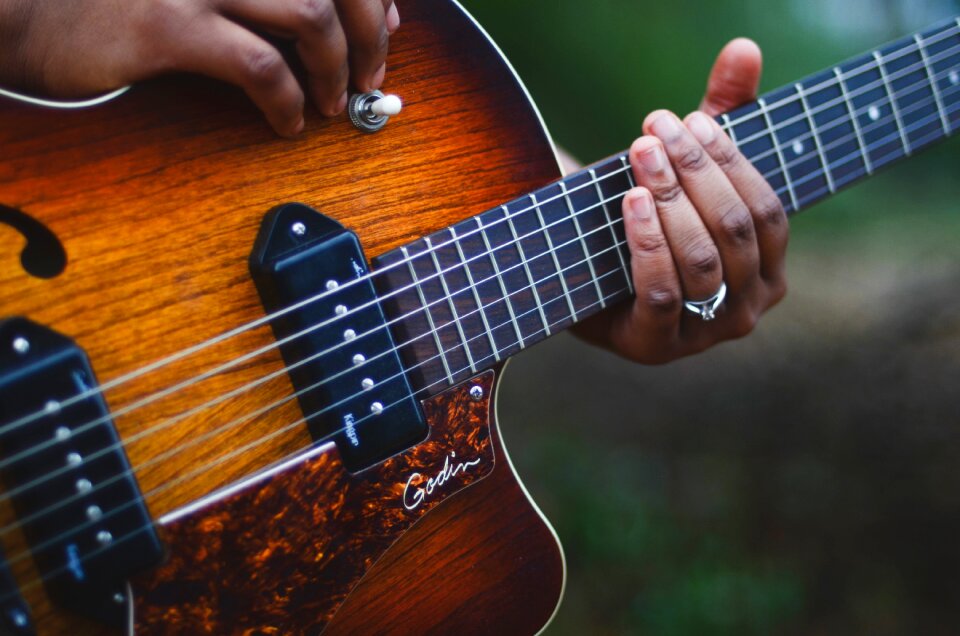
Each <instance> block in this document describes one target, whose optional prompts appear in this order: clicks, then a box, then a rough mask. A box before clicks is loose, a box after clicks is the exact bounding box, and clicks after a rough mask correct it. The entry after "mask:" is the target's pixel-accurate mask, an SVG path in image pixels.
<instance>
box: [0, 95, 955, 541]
mask: <svg viewBox="0 0 960 636" xmlns="http://www.w3.org/2000/svg"><path fill="white" fill-rule="evenodd" d="M928 102H929V100H928ZM926 105H929V103H927V104H924V103H918V104H913V105H911V108H913V109H917V108H922V107H925V106H926ZM910 112H911V111H910V109H909V108H908V109H905V110H904V111H903V114H905V115H906V114H910ZM938 116H939V115H938ZM888 122H889V118H887V122H883V121H881V122H876V124H877V125H878V126H879V125H882V124H884V123H888ZM865 130H867V132H869V128H867V129H865ZM846 141H850V139H840V140H835V142H834V143H835V144H842V143H846ZM829 149H830V146H829V145H827V146H825V147H824V150H825V151H826V150H829ZM848 156H851V155H848ZM852 156H856V155H852ZM814 157H815V155H814ZM810 158H811V155H810V154H808V155H806V156H804V157H800V158H798V159H797V161H798V162H803V161H807V160H809V159H810ZM786 168H787V169H789V168H790V164H788V165H787V166H786ZM775 172H776V171H775ZM771 174H772V173H771ZM765 176H767V177H769V176H771V175H765ZM819 176H822V175H812V177H814V178H817V177H819ZM800 183H802V182H800ZM621 196H622V193H620V194H617V195H614V196H613V197H610V198H608V199H604V200H602V201H599V202H598V203H597V204H595V205H593V206H591V207H590V208H587V209H584V210H582V211H581V212H586V211H589V210H590V209H595V208H596V207H598V206H605V205H606V204H607V203H609V202H611V201H613V200H614V199H617V198H620V197H621ZM608 228H609V226H603V225H601V226H599V227H597V228H595V229H594V230H591V231H590V232H588V233H587V234H586V235H589V234H592V233H594V232H597V231H603V230H604V229H608ZM586 235H585V236H586ZM576 242H578V239H573V240H571V241H568V242H566V243H564V244H562V245H559V246H554V247H553V249H552V250H546V251H544V252H543V253H541V254H538V255H536V256H535V257H533V258H532V259H528V260H529V261H532V260H536V259H537V258H542V257H545V256H546V254H547V253H548V251H553V252H556V251H557V250H559V249H560V248H562V247H565V246H567V245H570V244H573V243H576ZM604 251H606V250H604ZM602 253H603V252H600V253H598V254H596V255H594V258H595V257H596V256H598V255H599V254H602ZM583 263H584V261H581V262H579V263H574V264H572V265H571V266H569V267H575V266H579V265H582V264H583ZM522 264H523V263H518V264H517V265H514V266H511V267H510V268H508V269H507V270H503V272H507V271H509V270H511V269H515V268H517V267H520V266H522ZM464 266H465V263H464ZM569 267H568V268H569ZM568 268H564V269H563V270H561V272H558V274H559V273H562V271H565V270H566V269H568ZM450 269H455V268H449V269H448V270H447V271H449V270H450ZM554 276H555V274H551V275H548V276H547V277H546V278H545V279H542V280H540V281H537V282H535V283H533V284H532V285H530V286H525V287H523V288H520V289H518V290H515V291H514V292H512V293H511V294H508V296H507V298H509V297H511V296H512V295H513V294H515V293H519V292H522V291H525V290H526V289H528V288H533V287H535V286H536V285H537V284H539V283H541V282H543V281H545V280H547V279H550V278H553V277H554ZM494 278H496V276H491V277H488V278H487V279H484V280H482V281H480V282H479V283H476V284H482V283H484V282H487V281H490V280H493V279H494ZM469 289H470V286H468V287H464V288H462V289H458V290H456V291H454V292H452V293H450V295H449V296H445V297H442V298H439V299H437V300H435V301H433V302H431V303H429V304H428V305H427V306H426V307H425V308H424V309H426V308H427V307H429V306H431V305H434V304H436V303H442V302H444V301H447V300H449V299H452V298H453V297H455V296H456V295H457V294H462V293H464V292H466V291H468V290H469ZM554 300H556V299H551V301H548V302H547V303H546V304H549V303H550V302H553V301H554ZM499 302H504V300H497V301H494V302H492V303H488V304H486V305H482V306H480V307H478V308H477V309H475V310H473V311H470V312H468V313H466V314H464V315H463V316H458V317H457V319H463V318H467V317H469V316H470V315H472V314H475V313H477V312H480V311H482V310H483V309H486V308H487V307H489V306H491V305H492V304H496V303H499ZM420 311H422V310H421V309H417V310H416V311H414V312H410V313H408V314H405V315H403V316H400V317H399V318H397V319H394V320H392V321H390V322H388V323H386V324H385V325H383V326H380V327H377V328H374V329H371V330H370V331H368V332H366V333H365V334H362V335H361V336H360V337H363V336H365V335H367V334H370V333H373V332H375V331H378V330H379V329H381V328H383V327H386V326H389V325H390V324H391V323H393V322H397V321H399V320H402V319H404V318H406V317H408V316H410V315H412V314H414V313H419V312H420ZM454 324H455V321H450V322H447V323H445V324H443V325H441V326H440V327H438V328H437V331H439V330H440V329H443V328H446V327H451V326H453V325H454ZM497 328H499V326H498V327H497ZM430 335H432V332H429V331H428V332H426V333H423V334H420V335H419V336H417V337H415V338H412V339H411V340H409V341H407V342H406V343H403V344H400V345H397V346H396V348H395V349H393V350H387V351H385V352H382V353H380V354H377V355H376V356H374V357H373V358H371V360H373V359H376V358H379V357H381V356H383V355H387V354H391V353H393V352H394V351H396V349H399V348H401V347H404V346H407V345H409V344H412V343H413V342H415V341H417V340H420V339H422V338H425V337H428V336H430ZM484 335H485V334H484ZM471 340H472V339H471ZM464 348H465V347H464ZM335 349H336V347H334V348H332V349H330V350H327V351H323V352H320V353H317V354H314V355H312V356H310V357H308V358H306V359H304V360H301V361H298V362H297V363H295V364H293V365H291V366H289V367H286V368H284V369H280V370H278V371H275V372H273V373H271V374H268V375H267V376H264V377H262V378H260V379H258V380H256V381H254V382H252V383H250V384H248V385H246V386H242V387H238V388H237V389H234V390H233V391H231V392H229V393H227V394H225V395H223V396H218V397H217V398H215V399H214V400H211V401H209V402H207V403H205V404H201V405H199V406H195V407H193V408H191V409H189V410H188V411H185V412H184V413H181V414H180V415H178V416H175V417H174V418H170V419H169V420H167V421H165V422H162V423H160V424H158V425H156V426H154V427H151V428H149V429H146V430H145V431H141V432H139V433H137V434H135V435H134V436H132V437H130V438H127V439H125V440H124V441H123V442H122V443H119V444H115V445H114V446H111V447H107V448H104V449H101V450H99V451H97V452H95V453H94V454H92V455H89V456H87V457H85V458H83V460H82V462H83V463H89V462H92V461H94V460H95V459H97V458H98V457H100V456H102V455H103V454H106V453H108V452H111V451H113V450H116V449H117V448H122V447H125V446H127V445H129V444H131V443H134V442H135V441H137V440H139V439H142V438H143V437H146V436H147V435H149V434H151V433H152V432H156V431H158V430H160V429H163V428H167V427H169V426H171V425H173V424H175V423H176V422H178V421H182V420H183V419H185V417H189V416H190V415H194V414H196V413H198V412H200V411H202V410H205V409H206V408H209V407H210V406H213V405H215V404H217V403H220V402H222V401H224V400H226V399H229V398H230V397H234V396H236V395H238V394H239V393H242V392H245V391H247V390H249V389H251V388H254V387H255V386H258V385H259V384H262V383H263V382H265V381H268V380H269V379H272V378H273V377H277V376H279V375H282V374H283V373H285V372H288V371H289V370H291V369H294V368H296V367H298V366H300V365H302V364H305V363H307V362H310V361H312V360H313V359H316V358H319V357H321V356H323V355H326V353H328V352H329V351H331V350H335ZM435 357H436V356H434V358H435ZM488 357H489V356H488ZM432 359H433V358H431V359H430V360H429V361H432ZM426 362H428V361H424V362H422V363H420V364H418V365H416V366H414V367H411V368H410V369H408V371H412V370H414V369H416V368H417V367H419V366H421V365H422V364H424V363H426ZM351 370H353V368H352V367H348V368H346V369H344V370H342V371H340V372H338V373H336V374H334V375H333V376H330V377H326V378H324V379H323V380H321V381H320V382H318V383H316V384H315V385H313V386H311V387H308V388H307V389H305V390H303V391H301V392H298V393H295V394H293V395H291V396H288V398H286V399H283V400H281V401H279V403H276V402H275V403H274V406H279V405H280V404H282V403H285V402H287V401H289V400H291V399H293V398H294V397H297V396H299V395H301V394H302V393H304V392H306V391H311V390H315V389H316V388H319V386H322V385H323V384H326V383H327V382H330V381H332V380H334V379H336V378H338V377H341V376H342V375H343V374H345V373H348V372H350V371H351ZM394 377H396V376H394ZM392 379H394V378H387V379H386V380H383V381H382V382H386V381H389V380H392ZM361 394H362V392H358V393H357V394H356V395H354V396H350V397H349V398H346V399H345V400H344V401H346V400H349V399H353V398H354V397H357V396H358V395H361ZM338 405H339V404H338ZM335 406H336V405H335ZM266 410H270V408H267V409H259V410H258V411H257V412H254V413H248V414H245V415H244V416H241V418H240V421H235V422H231V423H229V424H227V425H225V426H224V427H221V428H231V427H232V425H234V424H235V423H236V424H239V423H242V421H246V420H248V419H250V418H251V417H257V416H258V415H261V414H262V413H263V412H265V411H266ZM217 432H218V429H214V431H211V432H210V433H208V434H206V435H204V436H201V437H200V438H194V439H192V440H191V441H190V442H189V443H188V444H186V445H184V446H181V447H178V449H174V451H176V452H182V451H183V450H186V448H189V447H192V446H194V445H196V443H199V442H201V441H204V437H207V436H208V435H210V434H216V433H217ZM221 432H222V431H221ZM176 452H171V451H165V452H163V453H160V454H159V455H157V456H154V457H152V458H150V459H149V460H147V461H146V462H142V463H141V464H139V465H137V466H135V467H134V469H133V470H132V471H131V472H134V473H135V472H139V471H140V470H141V469H142V468H144V467H146V466H148V465H152V464H155V463H156V462H157V461H160V460H161V459H164V458H167V457H169V456H172V455H173V454H176ZM80 465H82V464H80ZM78 466H79V465H65V466H63V467H61V468H60V469H57V470H55V471H53V472H52V473H48V474H46V475H44V476H41V477H39V478H37V479H36V480H34V481H33V482H29V483H28V484H24V485H21V486H20V487H18V488H16V489H14V490H12V491H8V492H6V493H5V494H4V496H3V497H2V498H10V497H15V496H17V495H19V494H21V493H22V492H25V491H27V490H29V489H31V488H34V487H36V486H38V485H39V484H41V483H43V482H45V481H47V480H49V479H52V478H54V477H56V476H59V475H60V474H63V473H65V472H69V471H71V470H75V469H77V467H78ZM120 476H123V475H122V474H121V475H120ZM109 483H111V482H105V483H103V484H102V487H105V486H106V485H108V484H109ZM2 498H0V499H2ZM37 516H40V515H39V513H38V515H37ZM27 522H28V521H27V520H22V521H21V523H27ZM10 527H11V526H8V527H7V528H0V534H3V533H4V532H6V531H7V530H9V529H10Z"/></svg>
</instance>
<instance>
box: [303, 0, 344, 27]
mask: <svg viewBox="0 0 960 636" xmlns="http://www.w3.org/2000/svg"><path fill="white" fill-rule="evenodd" d="M294 11H295V12H296V19H297V20H298V21H299V22H300V24H302V25H304V26H306V27H308V28H310V29H313V30H315V31H321V32H325V31H329V30H330V29H331V28H333V26H334V25H335V24H336V23H337V8H336V6H335V5H334V4H333V2H332V1H331V0H298V2H297V3H296V5H295V7H294Z"/></svg>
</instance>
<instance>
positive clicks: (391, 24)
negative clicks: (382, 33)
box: [387, 3, 400, 35]
mask: <svg viewBox="0 0 960 636" xmlns="http://www.w3.org/2000/svg"><path fill="white" fill-rule="evenodd" d="M399 28H400V12H399V11H397V4H396V3H393V4H391V5H390V8H389V9H387V33H390V34H391V35H392V34H393V32H394V31H396V30H397V29H399Z"/></svg>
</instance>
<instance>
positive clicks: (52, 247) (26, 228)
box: [0, 204, 67, 278]
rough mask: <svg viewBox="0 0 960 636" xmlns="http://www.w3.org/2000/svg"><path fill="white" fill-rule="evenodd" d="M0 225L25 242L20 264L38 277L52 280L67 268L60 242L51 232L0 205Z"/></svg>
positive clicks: (27, 217) (29, 218)
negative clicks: (18, 233)
mask: <svg viewBox="0 0 960 636" xmlns="http://www.w3.org/2000/svg"><path fill="white" fill-rule="evenodd" d="M0 223H3V224H6V225H9V226H10V227H12V228H13V229H15V230H17V231H18V232H20V234H22V235H23V238H25V239H26V240H27V245H26V247H24V248H23V251H22V252H21V253H20V264H21V265H23V269H25V270H27V273H28V274H30V275H31V276H36V277H37V278H53V277H54V276H58V275H59V274H60V273H61V272H63V270H64V268H65V267H66V266H67V253H66V251H65V250H64V249H63V243H61V242H60V239H58V238H57V235H56V234H54V233H53V232H51V231H50V229H49V228H48V227H47V226H46V225H44V224H43V223H41V222H40V221H38V220H36V219H35V218H33V217H32V216H30V215H28V214H25V213H24V212H22V211H20V210H17V209H16V208H11V207H7V206H5V205H3V204H0Z"/></svg>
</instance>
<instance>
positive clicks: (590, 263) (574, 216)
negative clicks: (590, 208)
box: [560, 180, 607, 309]
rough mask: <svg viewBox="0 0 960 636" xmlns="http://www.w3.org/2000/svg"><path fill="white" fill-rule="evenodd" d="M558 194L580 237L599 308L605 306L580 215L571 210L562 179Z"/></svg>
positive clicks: (570, 202)
mask: <svg viewBox="0 0 960 636" xmlns="http://www.w3.org/2000/svg"><path fill="white" fill-rule="evenodd" d="M560 196H562V197H563V200H564V201H565V202H566V203H567V210H569V211H570V217H571V218H572V219H573V225H574V227H576V228H577V238H578V239H580V246H581V247H582V248H583V257H584V260H586V261H587V267H589V268H590V277H591V278H592V279H593V285H594V287H596V288H597V298H599V299H600V308H601V309H603V308H606V306H607V301H606V299H605V298H604V295H603V292H602V291H600V280H599V279H598V278H597V270H596V268H594V266H593V258H592V257H591V256H590V250H589V249H587V239H585V238H584V236H583V228H581V227H580V215H579V214H577V213H576V212H574V210H573V202H572V201H570V197H569V196H568V194H567V183H566V182H565V181H563V180H561V181H560Z"/></svg>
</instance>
